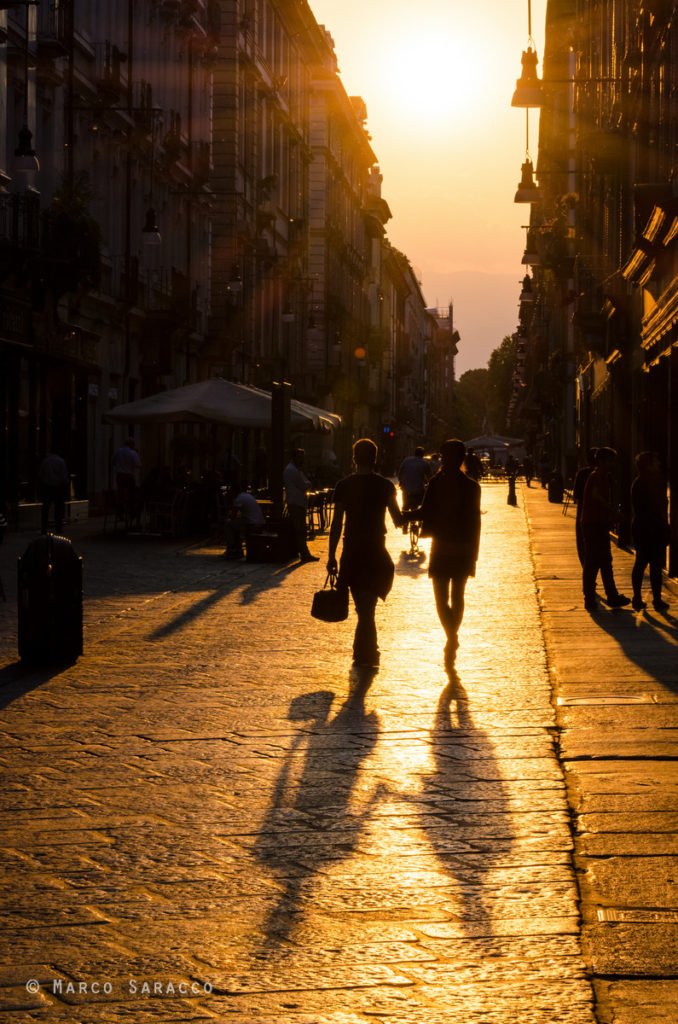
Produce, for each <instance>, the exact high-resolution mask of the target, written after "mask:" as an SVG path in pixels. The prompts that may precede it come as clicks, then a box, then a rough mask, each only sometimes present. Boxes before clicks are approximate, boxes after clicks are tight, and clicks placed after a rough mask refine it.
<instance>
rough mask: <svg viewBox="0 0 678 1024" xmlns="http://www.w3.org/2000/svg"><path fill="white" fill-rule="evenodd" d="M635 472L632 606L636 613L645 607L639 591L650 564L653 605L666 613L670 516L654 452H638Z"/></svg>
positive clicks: (633, 490)
mask: <svg viewBox="0 0 678 1024" xmlns="http://www.w3.org/2000/svg"><path fill="white" fill-rule="evenodd" d="M636 470H637V472H638V475H637V477H636V478H635V480H634V481H633V483H632V484H631V509H632V520H631V536H632V537H633V543H634V545H635V549H636V558H635V561H634V563H633V569H632V570H631V583H632V584H633V600H632V602H631V603H632V605H633V607H634V608H635V610H636V611H642V609H643V608H646V607H647V605H646V603H645V601H643V599H642V596H641V590H642V586H643V576H644V575H645V570H646V568H647V567H648V565H649V567H650V586H651V588H652V606H653V608H654V609H655V611H658V612H665V611H666V610H667V608H668V607H669V605H668V603H667V602H666V601H664V600H663V599H662V574H663V570H664V566H665V564H666V547H667V544H668V542H669V514H668V499H667V496H666V482H665V480H664V478H663V476H662V472H661V466H660V462H659V456H658V455H657V453H656V452H639V454H638V455H636Z"/></svg>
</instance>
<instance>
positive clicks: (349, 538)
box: [327, 438, 403, 668]
mask: <svg viewBox="0 0 678 1024" xmlns="http://www.w3.org/2000/svg"><path fill="white" fill-rule="evenodd" d="M377 455H378V449H377V446H376V444H375V443H374V441H370V440H369V438H361V440H360V441H356V443H355V444H354V445H353V462H354V464H355V473H352V474H351V475H350V476H347V477H344V478H343V480H339V482H338V483H337V485H336V487H335V489H334V515H333V516H332V525H331V526H330V543H329V552H328V557H327V571H328V572H329V573H334V572H336V571H337V559H336V552H337V546H338V544H339V539H340V537H341V530H342V526H344V541H343V546H342V552H341V562H340V565H339V586H340V587H348V588H349V590H350V591H351V596H352V597H353V601H354V603H355V610H356V614H357V616H358V623H357V625H356V628H355V636H354V638H353V659H354V661H355V663H356V664H357V665H360V666H363V667H366V668H376V667H377V666H378V665H379V644H378V642H377V626H376V622H375V618H374V616H375V612H376V608H377V601H378V599H379V598H381V599H382V601H385V600H386V598H387V596H388V594H389V592H390V590H391V587H392V586H393V576H394V572H395V568H394V565H393V560H392V558H391V556H390V555H389V553H388V551H387V550H386V512H387V510H388V512H389V514H390V516H391V519H392V520H393V522H394V524H395V525H396V526H401V525H402V522H403V519H402V516H401V513H400V509H399V508H398V499H397V494H396V489H395V484H393V483H392V482H391V481H390V480H387V478H386V477H384V476H381V475H380V474H379V473H377V472H376V471H375V467H376V464H377Z"/></svg>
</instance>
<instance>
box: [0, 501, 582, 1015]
mask: <svg viewBox="0 0 678 1024" xmlns="http://www.w3.org/2000/svg"><path fill="white" fill-rule="evenodd" d="M483 503H484V516H483V537H482V548H481V556H480V561H479V572H478V576H477V578H476V579H475V580H472V581H471V582H470V584H469V588H468V599H467V609H466V617H465V621H464V625H463V627H462V632H461V635H460V639H461V646H460V651H459V654H458V659H457V672H456V674H453V676H452V678H451V680H448V678H447V676H446V675H445V673H444V671H443V662H442V651H443V635H442V632H441V629H440V627H439V625H438V623H437V619H436V616H435V610H434V606H433V600H432V594H431V588H430V581H429V579H428V576H427V573H426V560H425V558H423V559H422V560H421V561H419V562H414V563H413V562H412V560H411V559H410V558H409V557H408V556H407V554H406V547H407V538H405V537H403V536H402V535H401V534H399V533H398V532H397V531H395V530H392V532H391V534H390V536H389V545H390V549H391V552H392V555H393V557H394V560H395V561H396V564H397V578H396V582H395V586H394V590H393V592H392V594H391V596H390V598H389V600H388V602H387V604H386V605H385V606H382V607H381V609H380V612H379V629H380V643H381V648H382V666H381V669H380V671H379V673H378V674H377V675H376V677H375V678H374V680H373V682H372V684H371V685H370V686H369V687H364V686H363V687H361V686H360V685H359V682H358V681H357V680H356V679H355V677H354V676H353V675H352V674H351V665H350V644H351V635H352V628H353V613H352V614H351V617H350V618H349V621H348V622H346V623H341V624H338V625H328V624H324V623H319V622H316V621H315V620H313V619H311V618H310V616H309V614H308V609H309V606H310V601H311V596H312V592H313V590H314V589H316V588H317V587H319V586H320V585H322V582H323V579H324V570H323V562H322V561H321V562H320V563H318V564H317V565H313V564H311V565H303V566H294V565H293V566H290V567H289V568H285V567H282V568H281V567H276V566H267V565H247V564H245V563H242V564H240V563H238V564H235V563H227V562H224V561H223V560H222V559H220V558H219V553H220V548H219V547H217V546H216V544H215V546H212V547H203V546H197V547H195V546H194V547H186V548H183V549H179V548H177V547H176V546H175V547H171V546H169V545H160V546H156V545H154V544H153V543H151V544H150V545H149V546H148V547H146V546H144V545H140V544H139V543H137V544H136V545H135V544H133V543H132V542H129V541H114V540H103V539H101V538H92V537H91V536H88V537H87V538H85V537H83V538H82V540H81V542H80V543H78V541H77V540H76V541H75V543H76V546H78V549H79V550H80V551H81V553H82V554H83V555H84V557H85V587H86V591H87V595H88V596H87V601H86V635H85V654H84V656H83V657H82V658H81V659H80V660H79V662H78V663H77V664H76V665H74V666H72V667H70V668H68V669H67V670H65V671H58V672H56V673H55V674H51V675H50V674H49V673H45V674H43V675H39V674H27V675H20V676H19V678H16V676H17V671H18V670H17V666H16V664H13V663H15V662H16V654H15V647H14V648H13V647H12V643H13V640H12V636H13V632H14V629H15V622H14V618H15V609H14V607H13V605H12V603H11V602H10V603H8V604H6V605H2V606H0V609H1V611H0V614H1V615H2V636H1V640H2V645H3V646H2V651H3V655H4V658H3V664H4V665H5V666H7V667H5V668H4V669H3V670H2V672H0V678H2V680H3V683H4V685H3V687H2V690H0V693H1V694H2V704H3V705H4V710H3V711H2V717H1V725H0V729H1V732H2V748H3V753H2V755H1V757H2V782H3V785H2V798H1V799H2V804H3V811H4V814H3V825H2V832H1V839H0V850H1V855H2V863H3V868H4V872H5V882H4V892H3V897H4V900H3V902H4V906H5V908H6V915H5V917H4V919H3V922H2V925H3V932H4V934H5V937H6V941H5V944H4V952H3V953H2V961H1V966H0V985H1V986H2V987H0V1006H2V1008H3V1010H4V1019H5V1020H7V1021H8V1022H16V1024H26V1022H28V1021H34V1020H36V1021H40V1020H50V1021H52V1020H55V1021H63V1022H73V1024H75V1022H76V1021H77V1022H92V1024H94V1022H97V1024H99V1022H101V1024H109V1022H110V1024H114V1022H115V1024H117V1022H119V1021H123V1020H130V1021H134V1022H135V1024H143V1022H145V1021H151V1020H152V1021H154V1022H155V1021H168V1022H170V1021H171V1022H174V1021H187V1020H190V1021H199V1020H202V1019H205V1020H213V1019H217V1020H223V1019H225V1018H226V1016H227V1015H228V1016H229V1019H230V1018H231V1016H233V1017H235V1018H236V1019H242V1020H245V1021H249V1020H257V1021H263V1022H270V1024H273V1022H275V1024H280V1022H287V1021H294V1022H299V1024H311V1022H329V1021H331V1022H346V1021H351V1022H358V1021H368V1020H375V1019H382V1020H384V1021H403V1022H420V1021H421V1022H422V1024H423V1022H426V1024H435V1022H437V1021H445V1022H451V1021H452V1022H458V1024H471V1022H474V1021H479V1022H480V1021H483V1022H492V1024H495V1022H496V1024H507V1022H512V1021H521V1024H531V1022H540V1024H541V1022H543V1024H546V1022H549V1024H550V1022H552V1021H563V1022H567V1024H579V1022H591V1021H593V1020H594V1016H593V1011H592V990H591V986H590V983H589V981H588V980H587V977H586V974H585V970H584V962H583V960H582V956H581V953H580V940H579V914H578V905H577V889H576V885H575V880H574V874H573V865H572V839H571V833H570V821H569V813H568V807H567V803H566V796H565V787H564V782H563V777H562V773H561V769H560V767H559V764H558V762H557V759H556V754H555V750H554V741H553V727H554V712H553V709H552V706H551V703H550V691H549V678H548V673H547V666H546V658H545V648H544V641H543V637H542V631H541V627H540V619H539V607H538V601H537V593H536V588H535V579H534V572H533V565H532V559H531V554H530V546H529V538H528V528H527V521H526V515H525V511H524V509H523V507H522V504H523V503H522V501H521V503H520V504H521V507H519V508H512V507H510V506H507V504H506V500H505V493H504V488H503V487H501V486H496V485H495V486H491V485H490V486H486V487H485V488H484V490H483ZM27 539H28V538H24V539H23V540H24V543H25V541H26V540H27ZM74 539H75V535H74ZM14 543H16V541H14ZM326 545H327V540H326V537H318V538H317V539H316V540H315V541H314V542H313V543H312V548H313V550H314V551H315V552H316V553H318V554H320V555H323V554H324V552H325V551H326ZM427 545H428V542H424V545H423V546H424V549H426V547H427ZM7 559H8V550H7V545H5V550H4V554H3V563H2V564H3V569H4V578H5V581H6V589H7V590H8V591H9V590H10V589H11V587H10V586H8V585H7V581H8V570H7V565H8V560H7ZM29 980H32V981H33V982H35V984H33V985H30V986H29V988H30V989H32V991H28V990H27V988H26V983H27V982H28V981H29Z"/></svg>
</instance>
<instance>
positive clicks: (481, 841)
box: [423, 669, 514, 936]
mask: <svg viewBox="0 0 678 1024" xmlns="http://www.w3.org/2000/svg"><path fill="white" fill-rule="evenodd" d="M431 750H432V754H433V761H434V764H435V772H434V773H433V774H431V775H429V776H427V777H426V778H425V779H424V782H423V800H424V805H425V813H424V815H423V822H424V830H425V832H426V835H427V838H428V841H429V843H430V844H431V848H432V850H433V853H434V854H435V856H436V858H437V859H438V862H439V864H440V866H441V868H442V869H443V870H444V871H445V873H446V874H448V875H449V876H450V877H451V878H452V879H453V880H454V881H455V882H456V884H457V885H458V886H459V887H460V890H461V897H460V908H459V909H460V915H461V921H460V925H461V927H462V928H463V929H464V931H466V932H467V934H469V935H472V936H477V935H479V934H481V935H487V936H489V935H492V934H493V930H494V929H493V925H492V914H491V908H490V906H489V900H488V898H487V892H486V890H487V882H488V879H487V876H488V874H489V873H490V872H491V871H492V868H493V866H494V864H495V862H496V861H497V860H499V859H505V858H506V854H507V852H508V850H509V849H510V846H511V844H512V842H513V839H514V831H513V827H512V817H511V811H510V807H509V801H508V797H507V795H506V787H505V785H504V783H503V781H502V780H501V772H500V768H499V765H498V761H497V758H496V755H495V748H494V745H493V744H492V742H491V741H490V739H489V738H488V734H487V733H486V732H484V731H483V730H482V729H479V728H478V726H477V725H475V723H474V721H473V718H472V716H471V713H470V707H469V699H468V695H467V693H466V690H465V689H464V687H463V686H462V684H461V680H460V678H459V675H458V674H457V672H456V671H455V670H454V669H451V670H450V671H449V682H448V684H447V686H446V687H445V688H444V689H443V691H442V693H441V694H440V698H439V700H438V706H437V708H436V715H435V719H434V723H433V728H432V729H431ZM436 819H437V821H436ZM460 844H463V845H464V846H465V847H466V852H460V851H459V846H460ZM469 855H470V856H469Z"/></svg>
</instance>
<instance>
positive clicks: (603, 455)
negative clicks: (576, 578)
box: [581, 448, 631, 612]
mask: <svg viewBox="0 0 678 1024" xmlns="http://www.w3.org/2000/svg"><path fill="white" fill-rule="evenodd" d="M616 458H617V453H616V451H615V450H614V448H599V449H598V451H597V452H596V457H595V467H594V469H593V472H592V473H591V475H590V476H589V478H588V480H587V481H586V487H585V488H584V500H583V508H582V517H581V523H582V534H583V538H584V548H585V550H584V569H583V573H582V584H583V590H584V607H585V608H586V609H587V611H590V612H593V611H595V610H596V609H597V607H598V601H597V598H596V579H597V577H598V573H599V572H600V575H601V578H602V581H603V586H604V587H605V594H606V596H607V603H608V604H609V606H610V608H622V607H623V606H624V605H627V604H630V603H631V599H630V598H628V597H626V596H625V595H624V594H620V593H619V591H618V590H617V585H616V583H615V581H614V575H613V572H612V549H611V547H610V528H611V527H612V525H613V523H614V506H613V504H612V467H613V465H614V461H615V459H616Z"/></svg>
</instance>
